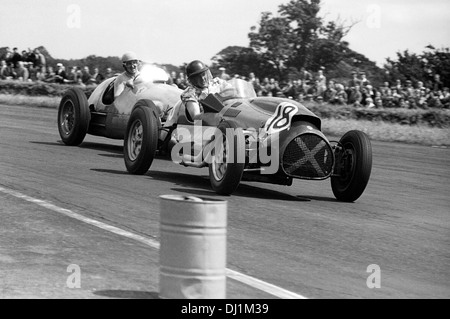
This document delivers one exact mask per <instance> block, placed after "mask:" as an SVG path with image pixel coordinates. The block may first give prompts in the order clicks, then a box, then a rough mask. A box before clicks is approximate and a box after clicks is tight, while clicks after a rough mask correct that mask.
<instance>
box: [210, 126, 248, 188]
mask: <svg viewBox="0 0 450 319" xmlns="http://www.w3.org/2000/svg"><path fill="white" fill-rule="evenodd" d="M217 128H218V129H219V130H220V131H221V132H222V137H223V139H222V141H223V143H222V147H221V146H219V145H217V144H216V147H213V148H212V150H211V163H210V164H209V180H210V182H211V186H212V189H213V190H214V191H215V192H216V193H217V194H220V195H230V194H231V193H233V192H234V191H235V190H236V189H237V187H238V186H239V183H240V182H241V179H242V174H243V173H244V168H245V137H244V133H243V131H242V129H241V128H238V126H237V124H236V123H234V122H230V121H223V122H221V123H220V124H219V126H218V127H217ZM227 129H232V130H228V132H229V133H228V134H227ZM231 132H234V133H233V134H232V135H231V134H230V133H231ZM231 138H232V139H233V145H232V146H233V156H232V158H229V157H231V156H227V154H229V150H228V147H229V144H230V143H229V142H230V141H229V140H230V139H231ZM217 151H219V152H217ZM221 157H223V161H221V159H222V158H221ZM230 160H231V161H230Z"/></svg>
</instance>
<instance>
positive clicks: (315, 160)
mask: <svg viewBox="0 0 450 319" xmlns="http://www.w3.org/2000/svg"><path fill="white" fill-rule="evenodd" d="M114 79H115V78H111V79H108V80H106V81H105V82H103V83H102V84H100V85H99V86H98V87H97V88H96V89H95V90H94V92H93V93H92V95H91V96H90V97H89V99H87V98H86V96H85V95H84V93H83V92H82V91H81V90H79V89H76V88H72V89H70V90H69V91H68V92H67V93H66V94H65V95H64V96H63V98H62V100H61V103H60V106H59V110H58V128H59V132H60V136H61V139H62V141H63V142H64V143H65V144H67V145H79V144H80V143H81V142H82V141H83V139H84V137H85V136H86V134H92V135H99V136H104V137H108V138H114V139H123V140H124V161H125V166H126V169H127V171H128V172H130V173H132V174H145V173H146V172H147V171H148V170H149V169H150V168H151V164H152V162H153V159H154V158H155V156H156V155H157V153H161V154H163V153H164V154H170V156H171V158H172V161H174V162H175V163H178V164H181V165H184V166H188V167H197V168H203V167H208V169H209V178H210V183H211V187H212V189H213V190H214V191H216V192H217V193H218V194H222V195H230V194H232V193H233V192H234V191H235V190H236V189H237V187H238V186H239V184H240V183H241V181H257V182H265V183H272V184H279V185H292V182H293V180H294V179H306V180H324V179H327V178H330V180H331V187H332V191H333V194H334V195H335V197H336V198H337V199H338V200H340V201H345V202H352V201H355V200H357V199H358V198H359V197H360V196H361V195H362V193H363V192H364V190H365V188H366V186H367V183H368V181H369V178H370V174H371V169H372V147H371V143H370V140H369V138H368V136H367V135H366V134H365V133H364V132H362V131H358V130H351V131H348V132H347V133H346V134H344V136H342V138H341V139H340V140H339V141H335V142H331V141H329V140H328V139H327V138H326V137H325V135H324V134H323V133H322V131H321V120H320V118H319V117H318V116H316V115H315V114H314V113H312V112H311V111H310V110H308V109H307V108H306V107H305V106H304V105H302V104H301V103H299V102H296V101H293V100H291V99H286V98H279V97H258V96H257V95H256V93H255V90H254V89H253V86H252V84H251V83H249V82H247V81H244V80H241V79H232V80H230V81H228V85H227V86H226V88H225V89H224V90H223V91H221V92H219V93H216V94H210V95H208V96H207V97H206V98H205V99H204V100H202V101H201V103H202V107H203V110H204V112H203V114H202V116H201V118H200V119H198V120H196V121H193V120H192V119H191V118H190V116H189V114H188V112H187V111H186V108H185V106H184V104H183V103H182V102H181V100H180V95H181V90H180V89H178V88H176V87H174V86H171V85H168V84H164V83H155V82H154V81H143V82H142V83H141V84H140V85H137V87H136V88H135V89H129V88H127V89H126V90H128V91H127V92H124V93H123V94H122V95H121V96H119V97H118V98H116V100H114V99H113V98H112V96H113V95H112V94H113V93H111V90H113V84H114ZM168 119H170V121H169V120H168ZM167 123H172V124H170V125H168V124H167Z"/></svg>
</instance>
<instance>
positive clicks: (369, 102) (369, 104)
mask: <svg viewBox="0 0 450 319" xmlns="http://www.w3.org/2000/svg"><path fill="white" fill-rule="evenodd" d="M365 104H366V107H367V108H369V109H371V108H374V107H375V104H374V103H373V99H372V98H371V97H368V98H366V103H365Z"/></svg>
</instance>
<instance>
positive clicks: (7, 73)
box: [0, 60, 13, 80]
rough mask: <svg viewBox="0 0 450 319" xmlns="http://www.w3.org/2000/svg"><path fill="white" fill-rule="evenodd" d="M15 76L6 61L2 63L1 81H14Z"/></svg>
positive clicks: (0, 65) (0, 69)
mask: <svg viewBox="0 0 450 319" xmlns="http://www.w3.org/2000/svg"><path fill="white" fill-rule="evenodd" d="M12 77H13V75H12V72H11V69H10V67H9V66H8V64H7V63H6V61H5V60H1V61H0V79H1V80H10V79H12Z"/></svg>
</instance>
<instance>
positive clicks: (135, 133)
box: [127, 120, 144, 161]
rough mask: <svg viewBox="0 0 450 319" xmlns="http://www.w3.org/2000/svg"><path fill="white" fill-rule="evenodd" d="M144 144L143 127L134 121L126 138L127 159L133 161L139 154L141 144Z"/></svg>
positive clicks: (140, 123)
mask: <svg viewBox="0 0 450 319" xmlns="http://www.w3.org/2000/svg"><path fill="white" fill-rule="evenodd" d="M143 142H144V127H143V126H142V122H141V121H139V120H136V121H135V122H134V123H133V125H132V127H131V130H130V135H129V136H128V144H127V146H128V157H129V158H130V160H131V161H135V160H136V159H137V158H138V156H139V154H140V153H141V149H142V144H143Z"/></svg>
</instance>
